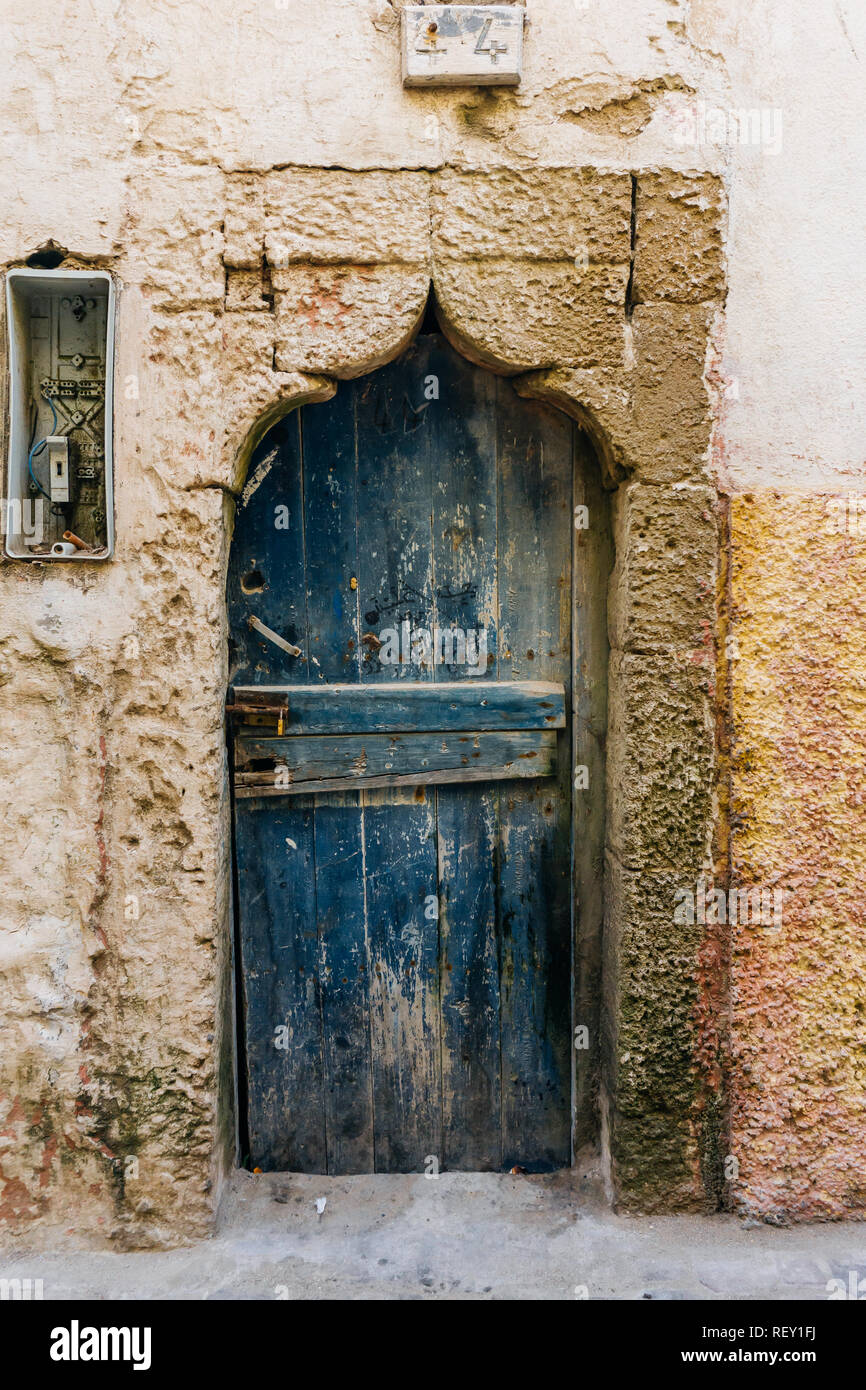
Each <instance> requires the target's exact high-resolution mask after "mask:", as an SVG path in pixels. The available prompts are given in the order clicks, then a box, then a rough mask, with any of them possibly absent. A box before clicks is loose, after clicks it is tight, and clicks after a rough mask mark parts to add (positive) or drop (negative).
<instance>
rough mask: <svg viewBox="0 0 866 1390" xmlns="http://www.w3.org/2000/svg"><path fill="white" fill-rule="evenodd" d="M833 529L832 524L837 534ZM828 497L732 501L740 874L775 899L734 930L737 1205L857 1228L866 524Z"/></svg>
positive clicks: (863, 1007)
mask: <svg viewBox="0 0 866 1390" xmlns="http://www.w3.org/2000/svg"><path fill="white" fill-rule="evenodd" d="M840 520H841V523H842V525H841V528H840V526H839V522H840ZM853 521H854V525H853V527H852V526H851V525H850V523H849V513H848V512H847V510H846V509H844V499H843V507H842V509H840V508H839V506H838V505H837V500H836V499H830V498H827V497H820V496H811V495H808V494H802V493H801V494H796V495H790V494H787V495H786V494H776V495H769V496H767V495H765V494H759V495H751V496H744V497H738V498H735V499H734V502H733V506H732V532H733V555H734V558H733V563H732V567H731V586H730V604H731V610H730V620H731V626H730V633H731V638H732V639H733V641H732V644H731V645H732V651H733V660H732V662H731V668H732V676H731V679H732V686H733V727H732V748H731V755H732V764H733V772H734V778H733V796H732V804H731V810H732V826H733V829H732V874H733V877H734V878H735V880H736V881H737V882H738V883H740V884H742V885H751V884H778V885H780V886H781V887H782V888H783V889H784V891H785V898H784V900H783V913H782V923H781V926H780V928H779V930H778V931H776V930H772V929H771V930H767V929H766V928H762V927H753V926H751V925H739V924H738V925H736V926H734V927H733V928H732V929H731V933H732V943H731V957H732V958H731V985H732V991H731V999H732V1013H731V1032H732V1045H733V1060H734V1066H733V1068H732V1073H731V1075H732V1081H731V1086H732V1114H731V1137H730V1146H731V1147H730V1152H731V1154H732V1155H733V1156H734V1157H735V1158H736V1159H737V1163H738V1167H739V1174H738V1179H737V1181H736V1182H735V1183H734V1184H733V1194H732V1195H733V1199H734V1202H735V1205H736V1207H737V1208H738V1209H740V1210H743V1211H746V1212H750V1213H753V1212H757V1213H762V1214H769V1215H772V1216H774V1217H778V1218H781V1219H784V1218H787V1217H794V1218H797V1217H800V1216H803V1215H809V1216H818V1217H828V1216H839V1215H843V1214H854V1215H862V1212H863V1209H864V1204H866V1186H864V1179H863V1161H862V1160H863V1132H864V1129H863V1126H864V1109H866V1100H864V1096H866V1001H864V988H863V980H864V977H866V945H864V930H863V929H864V906H863V899H862V892H861V881H862V870H863V856H864V852H866V824H864V793H863V778H862V769H863V766H864V761H866V692H864V682H863V634H864V628H866V526H863V529H862V534H861V533H860V516H859V514H858V513H856V512H855V513H854V514H853Z"/></svg>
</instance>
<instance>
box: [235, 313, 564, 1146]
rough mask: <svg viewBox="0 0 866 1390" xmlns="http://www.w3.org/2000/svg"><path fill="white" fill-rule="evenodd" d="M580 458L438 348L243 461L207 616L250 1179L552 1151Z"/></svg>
mask: <svg viewBox="0 0 866 1390" xmlns="http://www.w3.org/2000/svg"><path fill="white" fill-rule="evenodd" d="M574 445H575V441H574V437H573V427H572V425H571V422H570V421H568V420H567V419H566V418H565V417H563V416H560V415H558V414H557V413H555V412H553V411H550V410H548V409H547V408H545V407H541V406H538V405H535V404H531V403H528V402H525V401H522V400H521V399H520V398H518V397H517V395H516V394H515V393H514V391H513V389H512V388H511V387H510V386H509V384H508V383H507V382H506V381H504V380H501V379H498V378H495V377H494V376H492V375H491V374H489V373H487V372H485V371H483V370H481V369H480V368H476V367H474V366H472V365H470V364H469V363H467V362H466V361H464V360H463V359H462V358H460V357H459V356H458V355H457V354H456V353H454V352H453V351H452V350H451V349H450V348H449V347H448V346H447V345H446V344H445V343H444V342H443V340H442V339H440V338H439V337H438V336H435V335H431V336H427V337H422V338H420V339H418V340H417V342H416V343H415V345H414V346H413V347H412V348H411V349H410V350H409V351H408V352H407V353H405V354H404V356H403V357H402V358H401V359H400V360H399V361H397V362H394V363H392V364H391V365H390V366H388V367H386V368H383V369H382V370H381V371H379V372H377V373H375V374H374V375H373V376H371V377H368V378H364V379H362V380H360V381H357V382H351V383H346V384H343V385H341V386H340V388H339V390H338V392H337V395H336V397H335V398H334V399H333V400H332V401H330V402H328V403H327V404H325V405H318V406H313V407H308V408H305V409H303V410H302V411H299V412H296V413H295V414H293V415H292V416H290V417H287V418H286V419H285V420H284V421H282V422H281V423H280V424H279V425H277V426H276V427H275V428H274V429H273V430H272V431H271V432H270V434H269V435H268V436H267V438H266V439H265V441H264V442H263V444H262V445H261V446H260V448H259V450H258V452H257V455H256V457H255V458H254V460H253V464H252V467H251V470H250V475H249V479H248V482H247V486H246V489H245V492H244V497H243V500H242V502H241V503H240V505H239V507H238V514H237V520H236V526H235V535H234V540H233V545H232V554H231V561H230V572H229V582H228V602H229V618H230V624H231V653H230V657H231V663H230V664H231V680H232V694H231V696H230V705H231V706H232V707H233V708H234V711H235V712H234V715H233V728H234V730H235V794H236V799H235V851H236V865H237V887H238V915H239V942H240V961H239V965H240V969H241V975H242V998H243V1011H242V1012H243V1020H242V1022H243V1030H244V1047H245V1057H246V1089H247V1097H248V1106H247V1125H248V1132H249V1146H250V1156H251V1160H252V1162H253V1163H254V1164H255V1165H256V1166H259V1167H261V1168H266V1169H267V1168H286V1169H295V1170H300V1171H306V1172H331V1173H341V1172H369V1171H380V1172H381V1171H412V1170H423V1169H424V1168H425V1167H427V1168H429V1167H431V1165H432V1163H435V1164H436V1165H438V1167H439V1168H466V1169H499V1168H502V1167H510V1166H512V1165H513V1164H515V1163H518V1164H521V1165H523V1166H525V1167H527V1168H528V1169H530V1170H532V1169H547V1168H551V1167H557V1166H562V1165H565V1164H567V1163H568V1162H569V1160H570V1099H571V1097H570V1035H571V1024H570V1008H569V998H570V987H571V986H570V954H571V897H572V895H571V881H570V862H571V730H570V727H569V724H570V713H569V712H570V710H571V703H572V702H571V697H570V683H571V667H572V659H571V641H572V636H571V596H572V572H571V564H572V558H571V557H572V533H571V532H572V527H571V513H572V498H573V469H574ZM251 616H254V617H256V618H258V619H259V620H260V621H261V622H262V623H263V624H265V625H266V626H267V627H269V628H271V629H273V631H274V632H276V633H277V634H279V635H280V636H281V637H282V638H284V639H285V640H286V641H287V642H289V643H290V644H291V645H294V646H296V647H298V648H299V649H300V653H301V654H300V655H299V656H296V657H293V656H291V655H289V653H288V652H286V651H284V650H282V649H281V648H280V647H278V646H276V645H275V644H274V643H273V642H272V641H269V640H268V638H267V637H266V636H264V635H263V634H262V633H261V631H256V630H255V629H253V628H251V627H250V625H249V618H250V617H251ZM455 629H459V631H460V635H461V641H457V640H456V639H454V633H455ZM449 634H450V638H449ZM443 635H444V638H445V640H443ZM452 639H454V640H452ZM259 705H261V706H262V707H264V706H267V707H268V708H267V709H264V708H263V712H262V713H258V712H256V709H255V708H254V707H257V706H259ZM278 710H280V711H281V713H280V714H279V719H280V721H281V722H280V727H279V731H278V727H277V718H278V715H277V711H278ZM251 711H252V712H251ZM461 740H463V741H464V744H465V746H464V744H462V743H461ZM467 749H468V751H467ZM533 758H535V759H538V760H539V761H538V763H537V769H538V770H536V767H534V766H533V767H532V769H531V775H527V773H526V766H527V765H529V760H531V759H533ZM521 759H522V760H523V761H521ZM518 773H519V774H520V775H518ZM455 777H456V778H457V779H458V780H443V779H453V778H455ZM280 779H282V780H280ZM355 786H357V787H358V790H353V789H352V788H353V787H355ZM332 787H334V788H335V789H334V790H331V788H332Z"/></svg>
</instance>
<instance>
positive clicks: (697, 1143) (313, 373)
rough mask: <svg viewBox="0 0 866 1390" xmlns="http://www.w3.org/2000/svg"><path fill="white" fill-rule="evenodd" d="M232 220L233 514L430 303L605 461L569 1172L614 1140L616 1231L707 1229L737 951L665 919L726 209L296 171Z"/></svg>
mask: <svg viewBox="0 0 866 1390" xmlns="http://www.w3.org/2000/svg"><path fill="white" fill-rule="evenodd" d="M232 194H233V196H232V197H230V199H229V210H228V213H227V216H226V222H225V232H226V247H225V252H224V262H225V265H226V285H227V290H226V310H227V313H226V320H227V321H228V326H229V329H230V334H231V338H232V339H233V341H232V342H231V344H230V354H231V357H232V359H233V360H235V361H237V360H238V357H239V355H243V354H244V353H246V354H247V356H248V358H249V356H250V354H251V352H253V360H255V353H254V351H253V350H254V349H255V348H256V347H258V354H257V355H258V358H259V362H260V366H259V367H258V370H256V371H255V372H254V373H252V374H251V375H250V376H249V378H248V381H247V384H246V390H245V391H243V392H242V393H241V394H242V396H243V400H238V399H237V397H235V402H234V404H235V411H234V419H233V421H232V422H230V424H229V427H228V429H227V432H226V436H225V440H224V451H223V456H224V459H225V463H226V465H227V473H228V478H229V480H230V481H229V488H230V489H231V491H233V492H239V491H240V490H241V489H242V488H243V486H244V481H245V477H246V469H247V466H248V463H249V459H250V456H251V454H252V451H253V449H254V448H255V446H256V444H257V443H258V442H259V441H260V440H261V438H262V437H263V435H264V434H265V432H266V431H267V430H268V429H269V428H270V426H271V425H272V424H273V423H274V422H275V421H276V420H277V419H279V418H280V417H281V416H282V415H283V414H285V413H287V412H288V411H289V410H292V409H295V408H297V407H298V406H300V405H303V404H308V403H313V402H317V401H324V400H327V399H329V398H330V397H331V396H332V395H333V393H334V391H335V389H336V381H337V380H344V379H349V378H353V377H356V376H359V375H362V374H366V373H368V372H370V371H372V370H374V369H375V368H376V367H377V366H379V365H381V364H382V363H384V362H386V361H389V360H391V359H392V358H394V357H395V356H397V355H398V354H399V353H400V352H401V351H402V350H403V349H404V347H405V346H406V345H407V343H408V342H409V341H411V338H412V336H413V335H414V333H415V332H416V331H417V330H418V328H419V326H420V322H421V319H422V317H423V314H424V310H425V305H426V303H427V297H428V293H429V291H430V290H431V287H432V292H433V294H434V296H435V306H436V314H437V318H438V320H439V323H440V325H441V327H442V329H443V331H444V332H445V334H446V336H447V337H448V339H449V340H450V341H451V342H452V344H453V345H454V346H455V347H456V348H457V349H458V350H459V351H461V352H462V353H463V354H464V355H465V356H467V357H469V358H470V360H472V361H476V362H478V363H480V364H481V365H484V366H487V367H489V368H490V369H492V370H493V371H495V372H499V373H503V374H505V375H507V376H509V377H510V378H511V379H512V382H513V384H514V386H515V388H516V390H517V391H518V392H519V393H520V394H523V395H526V396H532V397H536V398H538V399H542V400H545V401H547V402H549V403H551V404H553V405H555V406H557V407H558V408H559V409H561V410H563V411H565V412H566V413H567V414H569V415H571V416H572V417H573V418H575V419H576V420H577V421H578V422H579V423H580V425H581V426H582V428H583V430H584V432H585V434H586V436H587V438H588V440H589V441H590V442H591V445H592V448H593V450H594V452H595V455H596V457H597V460H598V465H599V467H598V470H597V478H598V486H597V488H596V489H595V495H594V496H593V497H588V498H587V503H588V507H589V515H590V526H589V528H588V530H587V534H586V544H587V552H588V554H587V558H588V562H589V568H590V569H591V568H592V566H598V565H603V564H604V563H605V553H606V552H605V546H606V538H605V536H604V535H603V532H602V530H601V528H598V529H597V530H596V531H595V532H594V531H593V527H592V514H593V510H596V509H597V510H598V511H599V512H601V511H603V506H602V505H601V489H602V488H603V489H604V490H605V491H606V492H608V493H610V494H611V495H612V518H613V524H612V532H613V543H614V551H615V564H614V567H613V572H612V576H611V581H610V586H609V598H608V614H607V625H608V631H609V640H610V662H609V683H608V691H607V692H595V693H594V697H593V700H592V703H591V707H589V706H588V707H587V708H586V709H585V710H583V711H577V712H576V715H577V717H576V720H575V731H576V735H577V737H578V739H579V741H580V747H579V749H578V754H579V756H577V755H576V762H577V763H578V764H580V763H582V764H584V765H586V766H588V767H589V769H590V787H592V786H593V785H594V784H595V785H596V786H597V780H596V781H595V782H594V778H595V779H598V778H601V777H602V776H603V775H604V773H603V768H604V765H605V761H606V764H607V775H606V787H607V792H606V809H605V826H606V830H605V837H604V838H605V851H604V866H603V869H602V865H601V863H600V862H599V858H600V857H599V856H598V855H596V856H593V855H592V854H588V855H587V856H586V859H585V862H581V860H580V854H579V852H578V857H577V866H576V867H577V873H578V887H577V896H578V907H579V912H580V920H581V924H582V925H581V932H580V937H579V940H578V942H577V955H578V958H579V959H580V960H582V961H583V964H584V966H585V968H584V970H583V971H581V970H578V971H577V994H576V1001H577V1002H576V1018H577V1019H578V1020H580V1019H584V1020H585V1023H586V1026H587V1028H588V1030H589V1033H590V1047H589V1049H588V1053H587V1056H586V1060H585V1063H584V1059H583V1058H582V1057H581V1056H580V1054H579V1053H577V1054H576V1079H575V1148H576V1149H580V1148H581V1146H582V1145H583V1144H584V1143H587V1142H590V1143H591V1142H592V1141H593V1140H595V1139H596V1138H598V1137H599V1132H600V1138H601V1142H602V1147H603V1158H604V1164H605V1171H606V1176H607V1180H608V1184H609V1190H610V1192H611V1196H612V1197H613V1199H614V1200H615V1201H616V1202H617V1203H618V1204H619V1205H620V1206H621V1207H623V1208H631V1209H635V1210H655V1209H660V1210H665V1209H667V1210H673V1209H712V1208H713V1207H715V1206H716V1205H717V1204H718V1202H719V1200H720V1196H721V1174H720V1168H721V1157H720V1156H721V1154H723V1152H724V1147H723V1131H724V1110H723V1097H722V1095H721V1063H722V1049H723V1047H724V1037H723V1029H722V1025H721V1018H720V1006H719V997H718V987H719V986H718V982H719V970H718V969H715V970H714V968H713V964H714V962H715V964H716V965H719V959H718V957H719V953H720V951H721V950H722V945H721V943H720V942H719V941H717V940H715V939H712V929H708V928H706V927H703V926H700V925H694V926H688V927H684V926H682V925H678V924H677V923H676V922H675V920H674V910H675V904H676V902H677V898H676V894H677V891H678V890H680V889H682V888H686V889H687V888H689V887H690V886H693V885H695V884H696V883H697V880H698V879H699V877H700V876H701V875H702V874H707V875H708V876H709V875H712V874H713V871H714V867H715V866H716V862H717V860H718V859H719V857H720V847H719V845H718V843H717V835H716V815H715V781H716V776H717V766H716V765H717V759H716V749H715V714H714V709H715V692H716V676H717V662H718V644H717V641H716V630H717V591H718V583H719V560H718V557H719V530H720V513H719V505H718V496H717V493H716V489H715V487H714V486H713V484H712V482H711V479H710V472H709V463H708V460H709V451H710V444H711V397H712V394H713V388H714V386H715V385H716V383H714V381H713V375H712V364H713V362H714V360H715V352H714V343H715V341H716V338H717V335H718V331H719V323H720V321H721V310H722V304H723V296H724V273H723V265H722V257H721V220H722V216H723V209H722V197H721V192H720V188H719V185H718V182H717V181H716V180H714V179H712V178H711V177H709V176H707V175H703V174H701V175H695V176H688V175H683V174H679V173H673V172H665V171H662V172H657V171H653V172H650V173H647V174H631V173H625V174H620V173H601V172H599V171H596V170H576V171H575V170H562V169H556V170H550V169H546V170H525V171H520V172H517V171H513V170H502V169H495V170H491V171H473V172H468V171H463V170H443V171H439V172H437V173H434V174H428V173H426V172H403V171H363V172H358V173H354V174H353V173H346V172H342V171H341V172H335V171H333V170H328V169H321V170H314V169H304V170H293V171H278V172H276V173H272V174H270V175H265V176H262V177H261V178H260V177H257V176H251V175H240V176H238V177H237V178H236V179H235V180H234V182H233V184H232ZM262 300H264V304H263V303H262ZM577 602H578V608H579V609H580V598H579V597H578V600H577ZM577 620H578V625H580V624H583V630H584V631H585V632H586V633H587V634H588V640H596V641H598V640H605V634H603V633H599V632H598V630H597V627H596V629H595V632H594V635H592V634H593V626H592V615H591V614H587V613H585V612H583V613H582V612H580V611H578V614H577ZM605 694H606V695H607V700H608V701H609V708H606V703H607V702H606V701H605V698H604V696H605ZM605 753H606V758H605ZM589 800H590V804H591V797H590V799H589ZM595 804H596V806H598V805H599V804H600V799H599V798H597V799H596V803H595ZM578 813H579V806H576V810H575V815H576V819H577V816H578ZM578 838H579V837H578ZM602 915H603V919H604V920H603V931H602ZM602 936H603V950H602V951H601V952H599V951H598V943H599V940H600V938H601V937H602ZM599 1003H600V1009H599V1008H598V1005H599Z"/></svg>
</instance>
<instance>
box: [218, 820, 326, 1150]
mask: <svg viewBox="0 0 866 1390" xmlns="http://www.w3.org/2000/svg"><path fill="white" fill-rule="evenodd" d="M235 846H236V854H237V873H238V897H239V902H240V946H241V968H242V970H243V991H244V1002H245V1029H246V1057H247V1086H248V1096H249V1114H248V1122H249V1136H250V1166H251V1167H259V1168H264V1169H288V1170H291V1171H294V1172H299V1173H323V1172H325V1163H326V1146H325V1123H324V1113H323V1103H322V1020H321V1013H320V1008H319V991H318V982H317V976H318V942H317V932H316V901H315V869H314V848H313V812H312V798H311V797H298V798H296V799H293V801H292V803H291V804H286V805H282V804H281V805H277V806H275V805H274V802H273V801H255V800H250V801H244V802H241V803H238V804H237V805H236V807H235Z"/></svg>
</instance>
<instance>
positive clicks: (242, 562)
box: [226, 411, 308, 685]
mask: <svg viewBox="0 0 866 1390" xmlns="http://www.w3.org/2000/svg"><path fill="white" fill-rule="evenodd" d="M226 595H227V602H228V617H229V624H230V631H231V638H230V645H229V658H230V659H229V670H230V675H229V679H230V681H232V682H235V681H236V682H237V683H238V684H240V685H268V684H272V685H283V684H286V683H288V682H291V681H305V680H307V679H308V674H307V673H308V667H307V661H306V651H307V620H306V604H305V599H304V511H303V485H302V480H301V448H300V416H299V412H298V411H294V412H293V413H292V414H291V415H287V416H286V418H285V419H284V420H280V421H279V423H278V424H276V425H275V426H274V428H273V429H272V430H270V431H269V433H268V434H267V435H266V436H265V438H264V440H263V441H262V443H261V444H260V445H259V447H258V449H257V450H256V451H255V454H254V455H253V459H252V462H251V464H250V468H249V472H248V474H247V480H246V485H245V487H244V491H243V494H242V496H241V499H240V501H239V503H238V506H237V511H236V515H235V528H234V538H233V541H232V548H231V556H230V560H229V572H228V582H227V586H226ZM250 614H253V615H254V616H255V617H257V618H259V619H260V621H261V622H263V623H265V624H266V626H267V627H270V628H272V629H273V630H274V631H275V632H277V633H279V635H280V636H281V637H284V638H285V639H286V640H287V641H288V642H291V643H292V644H293V645H294V646H298V647H300V648H301V650H302V652H303V653H304V655H303V657H293V656H289V654H288V653H287V652H284V651H282V650H281V649H280V648H279V647H277V646H275V645H274V643H273V642H269V641H268V639H267V638H266V637H263V636H262V635H261V634H259V633H257V632H255V631H253V629H251V628H250V627H249V624H248V619H249V617H250Z"/></svg>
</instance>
